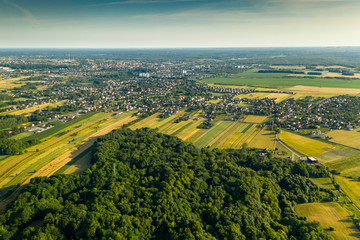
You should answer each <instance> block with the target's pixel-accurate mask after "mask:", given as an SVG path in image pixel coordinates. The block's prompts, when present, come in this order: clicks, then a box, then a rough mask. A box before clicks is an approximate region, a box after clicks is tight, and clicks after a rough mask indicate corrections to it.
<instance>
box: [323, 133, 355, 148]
mask: <svg viewBox="0 0 360 240" xmlns="http://www.w3.org/2000/svg"><path fill="white" fill-rule="evenodd" d="M326 136H329V137H332V139H331V140H330V141H332V142H335V143H339V144H343V145H345V146H349V147H353V148H357V149H360V129H359V128H358V129H354V130H352V131H347V130H333V131H330V132H328V133H327V134H326Z"/></svg>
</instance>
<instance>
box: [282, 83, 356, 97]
mask: <svg viewBox="0 0 360 240" xmlns="http://www.w3.org/2000/svg"><path fill="white" fill-rule="evenodd" d="M288 90H290V91H295V92H297V91H300V93H301V92H305V93H310V95H314V94H315V95H319V94H323V95H325V96H327V95H329V96H336V95H341V94H350V95H357V94H360V89H357V88H330V87H311V86H302V85H297V86H294V87H290V88H288Z"/></svg>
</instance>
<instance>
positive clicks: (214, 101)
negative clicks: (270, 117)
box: [209, 99, 222, 104]
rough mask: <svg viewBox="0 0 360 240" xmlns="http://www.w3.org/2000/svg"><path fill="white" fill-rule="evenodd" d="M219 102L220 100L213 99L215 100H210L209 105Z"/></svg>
mask: <svg viewBox="0 0 360 240" xmlns="http://www.w3.org/2000/svg"><path fill="white" fill-rule="evenodd" d="M221 101H222V99H215V100H210V101H209V103H212V104H215V103H219V102H221Z"/></svg>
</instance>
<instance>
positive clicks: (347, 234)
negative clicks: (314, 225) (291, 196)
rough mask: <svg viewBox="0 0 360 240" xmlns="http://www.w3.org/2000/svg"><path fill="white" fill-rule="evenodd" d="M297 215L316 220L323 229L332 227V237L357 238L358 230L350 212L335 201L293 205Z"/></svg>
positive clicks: (340, 239)
mask: <svg viewBox="0 0 360 240" xmlns="http://www.w3.org/2000/svg"><path fill="white" fill-rule="evenodd" d="M295 211H296V213H297V214H298V215H300V216H304V217H307V218H308V220H309V221H318V222H319V223H320V225H321V226H322V227H323V228H324V229H329V227H333V228H334V229H335V230H334V231H329V234H330V235H331V236H332V237H333V238H334V239H339V240H342V239H349V240H350V239H354V240H355V239H359V237H360V232H359V230H358V229H357V228H356V227H355V225H354V224H353V222H352V219H351V216H350V214H349V213H348V212H347V211H346V210H345V209H344V208H342V207H341V206H340V204H338V203H336V202H328V203H305V204H298V205H296V206H295Z"/></svg>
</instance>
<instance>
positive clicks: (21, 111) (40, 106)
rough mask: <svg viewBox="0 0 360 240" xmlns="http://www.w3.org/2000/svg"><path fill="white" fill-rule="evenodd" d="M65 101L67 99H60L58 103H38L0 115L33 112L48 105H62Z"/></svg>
mask: <svg viewBox="0 0 360 240" xmlns="http://www.w3.org/2000/svg"><path fill="white" fill-rule="evenodd" d="M64 103H65V100H62V101H59V102H57V103H45V104H41V105H36V106H34V107H29V108H25V109H21V110H16V109H15V110H11V111H8V112H3V113H1V114H0V115H6V114H13V115H21V114H29V113H32V112H35V111H36V110H42V109H44V108H46V107H57V106H61V105H63V104H64Z"/></svg>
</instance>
